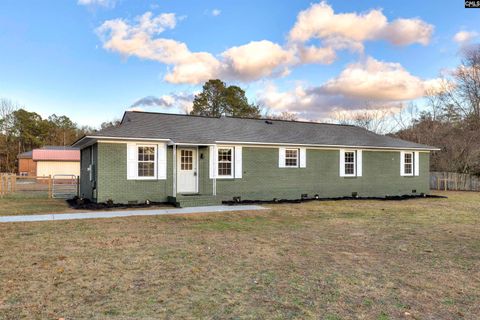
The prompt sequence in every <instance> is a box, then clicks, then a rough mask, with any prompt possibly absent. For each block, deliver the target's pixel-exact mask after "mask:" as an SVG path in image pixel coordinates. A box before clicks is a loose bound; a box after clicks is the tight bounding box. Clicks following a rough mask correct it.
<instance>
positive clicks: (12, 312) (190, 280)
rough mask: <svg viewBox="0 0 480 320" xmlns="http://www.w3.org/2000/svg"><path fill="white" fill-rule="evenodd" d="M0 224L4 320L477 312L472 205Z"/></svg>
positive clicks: (478, 217) (402, 204)
mask: <svg viewBox="0 0 480 320" xmlns="http://www.w3.org/2000/svg"><path fill="white" fill-rule="evenodd" d="M448 196H449V199H420V200H408V201H399V202H392V201H325V202H309V203H303V204H285V205H283V204H282V205H270V207H271V210H268V211H261V212H241V213H240V212H236V213H224V214H218V213H216V214H200V215H189V216H155V217H131V218H122V219H107V220H83V221H62V222H60V221H59V222H53V223H51V222H49V223H25V224H24V223H15V224H2V225H0V245H1V248H0V249H1V251H0V265H1V268H0V319H3V318H4V319H15V318H22V317H25V318H59V317H65V318H66V319H78V318H89V319H90V318H100V319H105V318H112V319H116V318H122V319H138V318H175V319H178V318H180V319H194V318H211V319H225V318H233V319H237V318H238V319H262V318H269V319H272V318H273V319H319V318H320V319H353V318H354V319H357V318H360V319H397V318H403V317H406V318H412V319H453V318H470V319H471V318H475V317H476V316H477V315H478V314H480V307H479V306H480V304H479V301H480V273H479V272H480V271H479V270H480V268H479V267H480V263H479V262H480V233H479V232H478V230H479V226H480V214H479V212H478V211H479V210H478V209H479V207H480V194H478V193H448Z"/></svg>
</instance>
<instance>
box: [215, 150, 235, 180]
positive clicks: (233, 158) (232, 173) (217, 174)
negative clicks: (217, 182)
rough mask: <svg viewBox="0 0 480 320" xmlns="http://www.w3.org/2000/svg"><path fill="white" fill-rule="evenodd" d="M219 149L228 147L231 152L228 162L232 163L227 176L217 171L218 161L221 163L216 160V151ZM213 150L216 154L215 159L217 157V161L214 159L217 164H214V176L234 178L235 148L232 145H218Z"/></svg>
mask: <svg viewBox="0 0 480 320" xmlns="http://www.w3.org/2000/svg"><path fill="white" fill-rule="evenodd" d="M220 149H229V150H230V152H231V153H232V159H231V160H230V163H231V165H232V168H231V170H230V175H228V176H226V175H220V174H219V173H218V170H219V168H220V163H221V162H220V161H219V160H218V152H219V151H220ZM215 151H216V154H215V156H216V159H217V161H216V163H217V165H216V168H215V170H216V172H215V173H216V178H217V179H233V178H234V174H235V148H234V147H232V146H218V147H217V148H216V150H215Z"/></svg>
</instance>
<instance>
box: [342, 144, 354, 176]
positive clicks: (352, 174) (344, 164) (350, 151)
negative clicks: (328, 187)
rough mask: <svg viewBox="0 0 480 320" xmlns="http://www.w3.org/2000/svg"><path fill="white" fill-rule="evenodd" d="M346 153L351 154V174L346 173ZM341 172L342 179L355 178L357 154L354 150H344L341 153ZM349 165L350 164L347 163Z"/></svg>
mask: <svg viewBox="0 0 480 320" xmlns="http://www.w3.org/2000/svg"><path fill="white" fill-rule="evenodd" d="M347 153H353V173H347V172H346V170H345V169H346V166H347V162H345V154H347ZM343 159H344V160H343V170H344V171H343V172H344V175H343V176H344V177H356V176H357V152H356V151H355V150H345V152H344V153H343ZM348 163H350V162H348Z"/></svg>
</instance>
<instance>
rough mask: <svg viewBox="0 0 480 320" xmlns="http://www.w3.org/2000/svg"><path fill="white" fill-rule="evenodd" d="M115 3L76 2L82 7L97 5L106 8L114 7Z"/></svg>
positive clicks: (110, 0) (98, 0) (103, 0)
mask: <svg viewBox="0 0 480 320" xmlns="http://www.w3.org/2000/svg"><path fill="white" fill-rule="evenodd" d="M116 2H117V1H116V0H78V2H77V3H78V4H79V5H83V6H92V5H97V6H102V7H107V8H113V7H115V4H116Z"/></svg>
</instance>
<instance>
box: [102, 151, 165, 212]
mask: <svg viewBox="0 0 480 320" xmlns="http://www.w3.org/2000/svg"><path fill="white" fill-rule="evenodd" d="M171 194H172V149H171V148H169V149H168V150H167V180H127V144H124V143H99V144H98V202H105V201H107V200H112V201H113V202H115V203H127V202H129V201H138V202H139V203H141V202H145V201H146V200H147V199H148V200H150V201H158V202H165V201H167V197H168V196H169V195H171Z"/></svg>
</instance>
